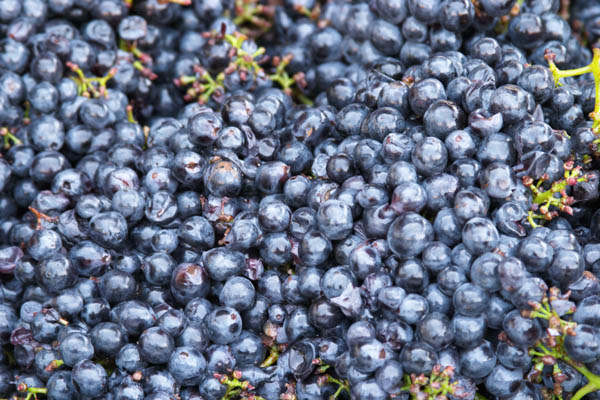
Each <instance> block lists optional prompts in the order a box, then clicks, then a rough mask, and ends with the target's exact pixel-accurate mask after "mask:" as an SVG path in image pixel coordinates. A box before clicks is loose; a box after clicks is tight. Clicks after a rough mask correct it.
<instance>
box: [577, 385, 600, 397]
mask: <svg viewBox="0 0 600 400" xmlns="http://www.w3.org/2000/svg"><path fill="white" fill-rule="evenodd" d="M598 389H600V386H598V384H597V383H595V382H593V381H589V382H588V383H587V385H585V386H584V387H582V388H580V389H579V390H578V391H577V392H575V394H574V395H573V397H571V400H581V399H582V398H583V397H584V396H585V395H587V394H590V393H592V392H595V391H596V390H598Z"/></svg>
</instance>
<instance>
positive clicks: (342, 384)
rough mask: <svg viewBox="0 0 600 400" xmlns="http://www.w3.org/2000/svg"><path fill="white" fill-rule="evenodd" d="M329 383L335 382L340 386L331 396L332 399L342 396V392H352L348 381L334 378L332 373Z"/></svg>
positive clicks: (328, 377) (328, 379) (329, 376)
mask: <svg viewBox="0 0 600 400" xmlns="http://www.w3.org/2000/svg"><path fill="white" fill-rule="evenodd" d="M327 383H333V384H335V385H338V388H337V390H336V391H335V393H334V394H332V395H331V397H330V398H329V399H330V400H335V399H337V398H338V397H339V396H340V394H342V392H346V393H348V394H350V384H349V383H348V381H341V380H339V379H335V378H333V377H332V376H331V375H328V376H327Z"/></svg>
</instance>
